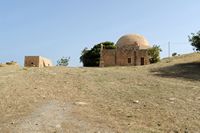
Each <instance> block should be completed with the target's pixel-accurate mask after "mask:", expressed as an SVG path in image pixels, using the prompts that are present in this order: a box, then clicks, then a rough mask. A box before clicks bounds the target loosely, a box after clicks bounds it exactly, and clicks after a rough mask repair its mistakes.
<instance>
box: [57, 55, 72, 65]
mask: <svg viewBox="0 0 200 133" xmlns="http://www.w3.org/2000/svg"><path fill="white" fill-rule="evenodd" d="M69 60H70V57H62V58H61V59H59V60H58V61H57V66H68V65H69Z"/></svg>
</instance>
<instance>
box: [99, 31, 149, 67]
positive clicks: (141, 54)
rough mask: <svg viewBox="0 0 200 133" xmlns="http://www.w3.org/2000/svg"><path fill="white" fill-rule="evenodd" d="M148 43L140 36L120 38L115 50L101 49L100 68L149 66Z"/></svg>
mask: <svg viewBox="0 0 200 133" xmlns="http://www.w3.org/2000/svg"><path fill="white" fill-rule="evenodd" d="M148 48H150V45H149V43H148V41H147V40H146V39H145V38H144V37H143V36H141V35H138V34H129V35H124V36H122V37H121V38H120V39H119V40H118V41H117V43H116V49H104V48H103V47H102V48H101V52H100V67H104V66H105V67H106V66H138V65H147V64H149V56H148Z"/></svg>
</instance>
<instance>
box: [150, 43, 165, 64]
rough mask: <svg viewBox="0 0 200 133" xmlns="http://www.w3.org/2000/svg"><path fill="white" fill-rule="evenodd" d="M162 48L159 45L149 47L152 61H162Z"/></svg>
mask: <svg viewBox="0 0 200 133" xmlns="http://www.w3.org/2000/svg"><path fill="white" fill-rule="evenodd" d="M161 51H162V50H161V48H160V46H158V45H153V47H152V48H149V49H148V55H149V56H150V58H149V61H150V63H156V62H159V61H160V52H161Z"/></svg>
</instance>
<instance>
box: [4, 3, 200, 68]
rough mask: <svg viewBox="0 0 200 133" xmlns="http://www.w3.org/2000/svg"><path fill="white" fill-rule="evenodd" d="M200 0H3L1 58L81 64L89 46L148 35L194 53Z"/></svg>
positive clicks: (152, 41) (199, 27) (163, 44)
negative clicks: (66, 58) (191, 36)
mask: <svg viewBox="0 0 200 133" xmlns="http://www.w3.org/2000/svg"><path fill="white" fill-rule="evenodd" d="M199 7H200V1H199V0H185V1H184V0H165V1H163V0H1V1H0V62H6V61H11V60H14V61H17V62H19V63H20V64H23V60H24V56H25V55H41V56H45V57H47V58H50V59H52V60H53V62H54V63H56V61H57V59H59V58H60V57H62V56H70V57H71V60H70V66H80V65H81V64H80V63H79V56H80V53H81V50H82V49H83V48H84V47H89V48H91V47H92V46H93V45H94V44H96V43H99V42H102V41H113V42H116V41H117V40H118V38H119V37H120V36H122V35H124V34H129V33H138V34H142V35H144V36H145V37H146V38H147V40H148V41H149V43H150V44H158V45H160V46H161V48H162V49H163V52H162V53H161V55H162V57H165V56H167V55H168V52H167V43H168V41H170V42H171V45H172V46H171V47H172V48H171V49H172V52H174V51H176V52H178V53H189V52H191V51H192V48H191V47H190V45H189V43H187V42H188V35H189V34H190V33H191V32H197V31H198V30H200V17H199V13H200V8H199Z"/></svg>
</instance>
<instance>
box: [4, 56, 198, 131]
mask: <svg viewBox="0 0 200 133" xmlns="http://www.w3.org/2000/svg"><path fill="white" fill-rule="evenodd" d="M0 110H1V112H0V118H1V119H0V132H5V133H7V132H8V133H21V132H22V133H26V132H30V133H49V132H50V133H51V132H52V133H66V132H69V133H84V132H85V133H126V132H127V133H132V132H133V133H135V132H136V133H137V132H138V133H145V132H146V133H149V132H152V133H154V132H157V133H177V132H180V133H182V132H185V133H186V132H189V133H198V132H200V111H199V110H200V55H199V54H191V55H185V56H181V57H175V58H173V59H171V60H169V59H165V60H163V61H162V62H161V63H158V64H154V65H148V66H139V67H109V68H65V67H52V68H43V69H39V68H19V67H17V66H4V67H0Z"/></svg>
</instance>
